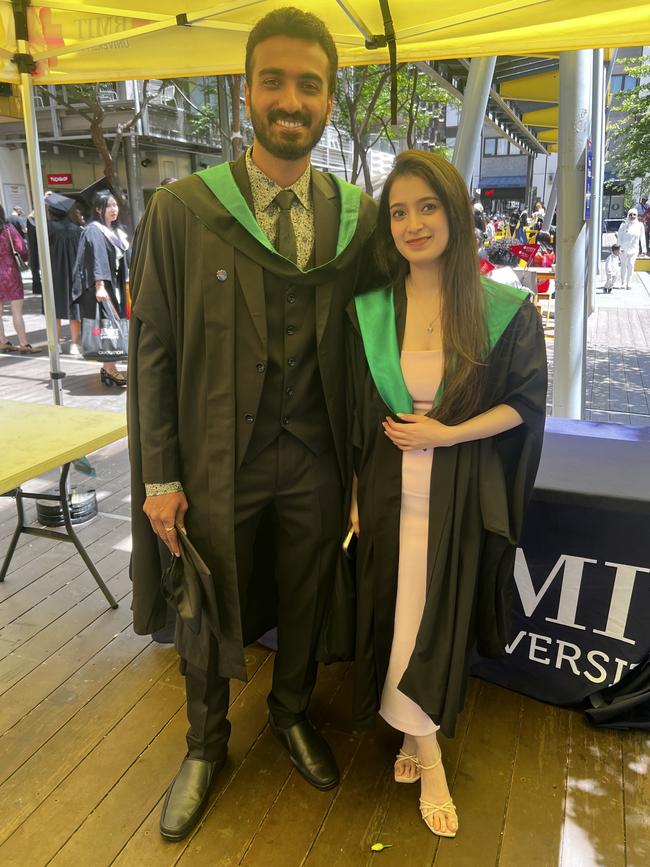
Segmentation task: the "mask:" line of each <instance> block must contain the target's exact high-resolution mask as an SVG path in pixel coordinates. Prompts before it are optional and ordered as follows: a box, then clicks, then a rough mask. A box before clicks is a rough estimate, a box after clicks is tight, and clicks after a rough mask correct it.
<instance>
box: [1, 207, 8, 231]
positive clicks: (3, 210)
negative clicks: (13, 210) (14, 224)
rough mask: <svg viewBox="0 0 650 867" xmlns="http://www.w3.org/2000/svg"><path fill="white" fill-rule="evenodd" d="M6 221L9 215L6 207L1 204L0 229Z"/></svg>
mask: <svg viewBox="0 0 650 867" xmlns="http://www.w3.org/2000/svg"><path fill="white" fill-rule="evenodd" d="M6 222H7V215H6V214H5V209H4V208H3V207H2V205H0V229H4V227H5V223H6Z"/></svg>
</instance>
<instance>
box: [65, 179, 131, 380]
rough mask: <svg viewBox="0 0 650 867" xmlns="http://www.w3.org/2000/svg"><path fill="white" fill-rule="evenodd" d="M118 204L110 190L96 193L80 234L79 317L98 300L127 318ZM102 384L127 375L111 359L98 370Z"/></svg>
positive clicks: (75, 295) (89, 314)
mask: <svg viewBox="0 0 650 867" xmlns="http://www.w3.org/2000/svg"><path fill="white" fill-rule="evenodd" d="M119 213H120V211H119V207H118V204H117V201H116V199H115V196H113V194H112V193H110V192H106V191H104V192H101V193H97V194H96V195H95V199H94V201H93V219H92V221H91V222H90V223H89V224H88V225H87V226H86V229H85V231H84V233H83V235H82V236H81V240H80V242H79V249H78V251H77V261H76V263H75V274H74V285H73V289H72V301H73V302H74V301H76V302H78V307H79V317H80V319H94V318H95V316H96V310H97V304H98V303H100V304H101V302H108V303H110V304H112V306H113V309H114V310H115V311H116V313H117V315H118V317H119V318H120V319H125V318H126V300H127V299H126V281H127V279H128V268H127V259H126V254H127V251H128V249H129V242H128V239H127V237H126V233H125V232H124V231H123V230H122V229H121V228H120V227H119V225H118V217H119ZM100 376H101V381H102V383H104V385H117V386H121V387H125V386H126V376H125V375H124V374H123V373H121V372H120V371H118V369H117V366H116V364H115V363H114V362H105V363H104V364H103V365H102V368H101V371H100Z"/></svg>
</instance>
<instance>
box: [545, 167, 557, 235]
mask: <svg viewBox="0 0 650 867" xmlns="http://www.w3.org/2000/svg"><path fill="white" fill-rule="evenodd" d="M559 177H560V166H559V164H558V165H557V167H556V169H555V177H554V178H553V183H552V184H551V192H550V193H549V194H548V205H544V207H545V208H546V211H545V213H544V219H543V221H542V231H543V232H548V231H549V230H550V228H551V223H552V222H553V214H554V213H555V209H556V208H557V179H558V178H559Z"/></svg>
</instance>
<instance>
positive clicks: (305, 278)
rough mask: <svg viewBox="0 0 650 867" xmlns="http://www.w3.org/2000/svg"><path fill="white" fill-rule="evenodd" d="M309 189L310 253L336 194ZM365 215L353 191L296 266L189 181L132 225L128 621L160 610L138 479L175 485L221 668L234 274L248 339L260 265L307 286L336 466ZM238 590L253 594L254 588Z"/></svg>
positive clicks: (239, 661)
mask: <svg viewBox="0 0 650 867" xmlns="http://www.w3.org/2000/svg"><path fill="white" fill-rule="evenodd" d="M236 173H237V170H236V169H235V170H234V172H233V174H236ZM333 184H334V182H333V181H332V180H330V181H327V182H326V183H325V186H326V187H328V188H329V189H333ZM317 187H318V189H316V187H315V188H314V195H315V198H314V217H315V229H316V233H317V237H316V247H317V248H318V225H319V222H320V220H321V219H325V220H332V219H334V220H336V219H337V214H338V210H337V208H336V206H335V203H333V201H332V195H336V194H335V193H325V192H323V184H322V181H321V182H319V184H318V185H317ZM332 207H334V211H333V215H332ZM319 214H324V215H325V216H323V217H320V216H319ZM328 215H329V216H328ZM374 223H375V206H374V203H373V202H372V200H371V199H369V198H368V197H367V196H363V197H362V199H361V207H360V213H359V219H358V223H357V225H356V229H355V231H354V235H353V236H352V240H351V241H350V243H349V245H348V246H347V247H346V249H345V250H344V251H342V252H341V253H340V255H339V256H337V257H336V258H335V259H334V260H333V261H332V262H330V263H328V264H325V265H323V266H322V267H319V268H318V269H317V270H314V271H309V272H305V273H303V272H300V271H299V270H298V269H297V268H296V266H295V265H293V264H292V263H290V262H287V261H286V260H283V259H281V258H280V257H278V256H277V255H276V254H274V253H273V252H272V251H269V250H268V249H267V248H265V247H264V246H263V245H262V244H261V243H260V242H259V241H258V240H256V239H255V238H254V237H253V236H252V235H251V234H249V233H248V232H247V231H246V230H245V229H243V228H242V226H241V225H240V223H239V222H238V221H237V220H236V219H234V218H233V217H232V216H231V214H230V213H229V212H228V211H227V210H226V208H225V207H224V206H223V205H222V204H221V203H220V201H219V200H218V199H217V198H216V197H215V196H214V195H213V193H212V192H211V191H210V190H209V189H208V187H207V186H206V185H205V184H204V183H203V181H202V180H201V179H200V178H199V177H197V176H191V177H189V178H184V179H182V180H180V181H177V182H176V183H175V184H171V185H169V186H166V187H163V188H161V189H160V190H159V191H158V192H157V193H156V194H155V195H154V197H153V198H152V200H151V202H150V203H149V205H148V207H147V211H146V213H145V216H144V218H143V220H142V222H141V224H140V226H139V228H138V242H137V248H136V251H135V253H134V256H133V260H132V268H131V275H132V284H131V286H132V292H133V308H132V315H131V322H130V334H129V389H128V401H129V405H128V416H129V452H130V459H131V490H132V532H133V559H132V577H133V614H134V628H135V631H136V632H137V633H139V634H145V635H146V634H150V633H151V632H153V631H154V630H156V629H159V628H160V627H161V626H162V625H164V622H165V616H166V603H165V600H164V599H163V597H162V596H161V592H160V561H159V557H158V547H157V541H156V539H157V537H156V536H155V535H154V534H153V532H152V530H151V527H150V525H149V521H148V520H147V518H146V516H145V515H144V513H143V512H142V505H143V503H144V499H145V489H144V483H145V482H167V481H172V480H180V481H181V482H182V484H183V488H184V491H185V493H186V495H187V499H188V502H189V504H190V508H189V511H188V513H187V515H186V519H185V525H186V527H187V531H188V535H189V537H190V539H191V540H192V542H193V543H194V545H195V546H196V548H197V549H198V551H199V553H200V555H201V557H202V558H203V559H204V561H205V563H206V565H207V566H208V568H209V570H210V572H211V574H212V576H213V579H214V582H215V590H216V596H217V608H218V615H219V624H218V635H216V640H217V646H218V674H219V675H220V676H221V677H236V678H240V679H245V678H246V669H245V664H244V652H243V644H244V635H243V631H242V618H241V612H240V606H239V591H238V584H237V569H236V560H235V533H234V495H235V492H234V482H235V471H236V433H237V419H236V412H237V409H236V389H235V384H236V381H237V379H236V377H237V366H236V353H235V334H234V324H235V306H236V292H237V291H238V290H237V286H238V283H239V282H240V283H241V291H242V292H243V293H244V296H245V303H246V305H247V307H248V309H249V312H250V315H251V320H252V322H254V323H255V328H256V329H259V331H260V338H261V339H262V338H263V339H265V335H266V321H265V297H264V276H263V275H264V270H267V269H268V270H270V271H272V272H273V273H275V274H276V275H277V276H279V277H285V278H286V279H287V281H288V282H291V284H292V285H296V286H307V287H313V291H314V292H315V296H316V297H315V301H316V304H315V307H316V338H317V352H318V362H319V369H320V372H321V379H322V383H323V392H324V397H325V401H326V405H327V410H328V414H329V416H330V421H331V426H332V434H333V438H334V443H335V449H336V452H337V456H338V459H339V465H340V468H341V472H342V473H343V472H345V471H346V467H347V466H348V459H347V457H346V449H347V443H346V427H347V422H346V413H345V396H344V389H343V383H344V370H345V368H344V356H345V353H344V340H343V333H344V315H345V314H344V310H345V304H346V303H347V300H348V299H349V297H350V296H351V292H352V286H353V285H354V282H355V280H356V277H357V272H358V269H359V267H360V252H361V249H362V247H363V245H364V244H365V242H366V241H367V240H368V238H369V236H370V234H371V233H372V231H373V229H374ZM343 299H346V300H345V301H344V300H343ZM143 325H144V326H145V327H146V330H148V332H149V334H150V335H151V334H153V335H155V337H156V341H157V344H158V350H157V352H156V353H155V354H152V353H147V357H146V358H144V357H142V358H141V357H139V354H138V346H139V343H140V339H141V333H143V332H142V328H143ZM260 351H261V352H262V351H263V350H262V349H261V350H260ZM261 357H262V356H261ZM247 361H248V360H247ZM141 376H142V377H143V378H146V380H147V382H152V383H153V382H154V381H155V382H157V385H156V388H157V389H160V391H159V393H160V401H156V402H154V403H155V404H156V407H157V411H156V412H155V413H154V411H153V409H152V418H151V419H147V429H148V434H142V435H141V431H140V420H141V415H140V413H141V407H139V406H138V399H137V396H138V384H139V381H140V377H141ZM154 416H155V417H154ZM149 434H150V435H149ZM259 559H260V560H261V561H263V557H261V556H260V558H259ZM270 562H272V560H269V559H268V558H267V559H266V563H270ZM267 583H268V582H267ZM249 595H250V597H251V598H256V593H255V590H254V589H251V590H250V594H249ZM249 637H251V636H249ZM179 652H180V653H181V655H183V656H184V657H185V658H192V656H193V653H192V650H191V648H185V647H181V646H179Z"/></svg>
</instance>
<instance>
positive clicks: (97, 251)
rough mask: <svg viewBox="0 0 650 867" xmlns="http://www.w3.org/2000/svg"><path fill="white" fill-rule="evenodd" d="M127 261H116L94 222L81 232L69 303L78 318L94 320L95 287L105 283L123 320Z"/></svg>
mask: <svg viewBox="0 0 650 867" xmlns="http://www.w3.org/2000/svg"><path fill="white" fill-rule="evenodd" d="M127 279H128V268H127V257H126V255H125V256H122V257H121V259H120V260H119V264H118V260H117V251H116V249H115V245H114V244H112V243H111V241H109V239H108V238H107V237H106V235H104V233H103V231H102V229H101V227H100V225H99V223H98V222H97V221H96V220H93V222H92V223H89V224H88V225H87V226H86V228H85V229H84V230H83V233H82V236H81V238H80V240H79V248H78V250H77V259H76V262H75V272H74V283H73V286H72V300H73V301H76V302H77V303H78V304H79V310H80V318H83V319H94V318H95V309H96V304H97V302H96V299H95V283H96V282H97V281H99V280H103V281H104V286H105V288H106V291H107V292H108V296H109V298H110V300H111V301H112V302H113V306H114V307H115V309H116V310H117V312H118V314H119V317H120V319H125V318H126V281H127Z"/></svg>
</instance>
